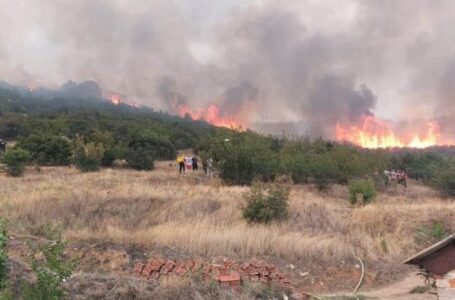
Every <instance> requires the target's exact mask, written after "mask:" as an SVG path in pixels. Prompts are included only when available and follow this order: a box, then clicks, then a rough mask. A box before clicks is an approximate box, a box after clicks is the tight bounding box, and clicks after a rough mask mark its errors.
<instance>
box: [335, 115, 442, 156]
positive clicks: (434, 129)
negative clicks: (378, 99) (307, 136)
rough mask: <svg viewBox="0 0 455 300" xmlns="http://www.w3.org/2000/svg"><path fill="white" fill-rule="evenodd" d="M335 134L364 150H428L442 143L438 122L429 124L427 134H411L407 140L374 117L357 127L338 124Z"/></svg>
mask: <svg viewBox="0 0 455 300" xmlns="http://www.w3.org/2000/svg"><path fill="white" fill-rule="evenodd" d="M335 132H336V138H337V140H339V141H346V142H351V143H353V144H355V145H358V146H361V147H363V148H398V147H399V148H401V147H410V148H427V147H430V146H435V145H440V144H441V143H442V141H441V134H440V128H439V124H438V123H436V122H429V123H428V124H427V130H426V132H424V133H410V134H408V136H409V137H407V138H406V137H402V136H400V135H398V134H396V133H395V132H393V130H392V129H391V126H390V125H389V124H388V123H387V122H385V121H383V120H380V119H378V118H376V117H374V116H372V115H368V116H365V117H363V118H362V121H361V122H360V124H357V125H352V126H344V125H341V124H337V126H336V129H335Z"/></svg>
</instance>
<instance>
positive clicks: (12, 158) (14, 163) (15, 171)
mask: <svg viewBox="0 0 455 300" xmlns="http://www.w3.org/2000/svg"><path fill="white" fill-rule="evenodd" d="M2 160H3V162H4V163H5V164H6V171H7V172H8V174H9V175H11V176H21V175H22V174H23V173H24V169H25V164H26V163H27V162H28V161H29V160H30V154H29V153H28V151H26V150H24V149H20V148H15V149H8V150H7V151H6V152H5V154H4V155H3V158H2Z"/></svg>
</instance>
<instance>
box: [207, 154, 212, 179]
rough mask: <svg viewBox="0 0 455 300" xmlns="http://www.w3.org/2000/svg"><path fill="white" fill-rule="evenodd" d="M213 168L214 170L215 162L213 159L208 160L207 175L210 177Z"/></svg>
mask: <svg viewBox="0 0 455 300" xmlns="http://www.w3.org/2000/svg"><path fill="white" fill-rule="evenodd" d="M212 168H213V160H212V158H211V157H210V158H209V159H208V160H207V175H208V176H209V177H211V176H212Z"/></svg>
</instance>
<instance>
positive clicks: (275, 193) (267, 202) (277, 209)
mask: <svg viewBox="0 0 455 300" xmlns="http://www.w3.org/2000/svg"><path fill="white" fill-rule="evenodd" d="M244 197H245V206H244V207H243V216H244V217H245V219H247V220H248V221H250V222H258V223H270V222H271V221H273V220H284V219H286V218H287V217H288V215H289V212H288V207H289V205H288V201H289V188H287V187H283V186H280V185H275V184H273V185H269V186H268V187H266V186H264V185H263V184H259V183H256V184H254V185H253V186H252V187H251V191H250V192H248V193H246V194H245V196H244Z"/></svg>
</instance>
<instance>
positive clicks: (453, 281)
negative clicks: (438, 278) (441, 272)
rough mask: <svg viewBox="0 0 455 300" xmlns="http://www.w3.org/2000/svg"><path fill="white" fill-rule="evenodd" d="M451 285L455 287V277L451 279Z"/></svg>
mask: <svg viewBox="0 0 455 300" xmlns="http://www.w3.org/2000/svg"><path fill="white" fill-rule="evenodd" d="M449 284H450V287H451V288H453V289H455V279H452V280H449Z"/></svg>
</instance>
